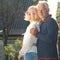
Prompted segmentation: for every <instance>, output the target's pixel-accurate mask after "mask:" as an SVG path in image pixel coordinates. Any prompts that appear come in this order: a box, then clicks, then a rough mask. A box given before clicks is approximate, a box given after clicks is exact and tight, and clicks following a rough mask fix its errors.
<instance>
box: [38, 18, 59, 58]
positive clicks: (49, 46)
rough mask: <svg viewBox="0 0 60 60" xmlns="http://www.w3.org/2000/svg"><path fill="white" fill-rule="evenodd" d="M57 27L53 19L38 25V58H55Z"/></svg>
mask: <svg viewBox="0 0 60 60" xmlns="http://www.w3.org/2000/svg"><path fill="white" fill-rule="evenodd" d="M57 37H58V25H57V23H56V21H55V20H54V19H53V18H49V19H48V20H47V21H46V22H43V23H42V24H41V25H40V32H39V33H38V40H37V51H38V58H57V57H58V54H57V47H56V43H57Z"/></svg>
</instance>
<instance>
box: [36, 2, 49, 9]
mask: <svg viewBox="0 0 60 60" xmlns="http://www.w3.org/2000/svg"><path fill="white" fill-rule="evenodd" d="M39 4H42V5H44V6H45V8H47V9H48V8H49V5H48V2H47V1H39V2H38V4H37V6H38V5H39Z"/></svg>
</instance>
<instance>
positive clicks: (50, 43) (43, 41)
mask: <svg viewBox="0 0 60 60" xmlns="http://www.w3.org/2000/svg"><path fill="white" fill-rule="evenodd" d="M24 17H25V18H24V20H26V21H29V22H30V24H29V25H28V26H27V29H26V32H25V34H24V38H23V45H22V48H21V50H20V51H19V55H18V60H22V58H23V57H24V60H58V53H57V46H56V45H57V37H58V25H57V22H56V21H55V19H53V18H52V17H51V15H50V14H49V6H48V4H47V2H46V1H39V2H38V4H37V5H36V6H30V7H28V9H27V11H26V12H25V16H24Z"/></svg>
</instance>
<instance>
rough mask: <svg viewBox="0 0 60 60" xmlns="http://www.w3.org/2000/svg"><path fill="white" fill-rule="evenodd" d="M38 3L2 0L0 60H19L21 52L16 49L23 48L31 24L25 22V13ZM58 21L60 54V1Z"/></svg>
mask: <svg viewBox="0 0 60 60" xmlns="http://www.w3.org/2000/svg"><path fill="white" fill-rule="evenodd" d="M38 1H39V0H0V60H17V55H18V51H19V50H16V49H18V48H19V45H20V48H21V45H22V39H23V33H24V32H25V29H26V27H27V25H28V24H29V22H26V21H24V13H25V11H26V9H27V8H28V7H29V6H30V5H33V4H37V2H38ZM46 1H47V0H46ZM53 7H54V6H53ZM56 20H57V22H58V26H59V34H58V42H57V43H58V50H59V52H60V1H58V2H57V11H56ZM16 41H17V43H16ZM10 45H11V46H10ZM8 47H9V48H8ZM16 47H18V48H16ZM11 49H12V50H11ZM8 51H9V52H8ZM16 51H17V52H16ZM9 54H10V55H9ZM59 56H60V54H59ZM59 60H60V58H59Z"/></svg>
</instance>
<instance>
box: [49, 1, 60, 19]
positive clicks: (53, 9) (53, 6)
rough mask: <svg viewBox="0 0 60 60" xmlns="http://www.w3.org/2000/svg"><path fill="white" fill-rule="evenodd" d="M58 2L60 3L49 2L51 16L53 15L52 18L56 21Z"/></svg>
mask: <svg viewBox="0 0 60 60" xmlns="http://www.w3.org/2000/svg"><path fill="white" fill-rule="evenodd" d="M58 2H60V0H48V4H49V8H50V14H52V17H53V18H54V19H56V11H57V7H58Z"/></svg>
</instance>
